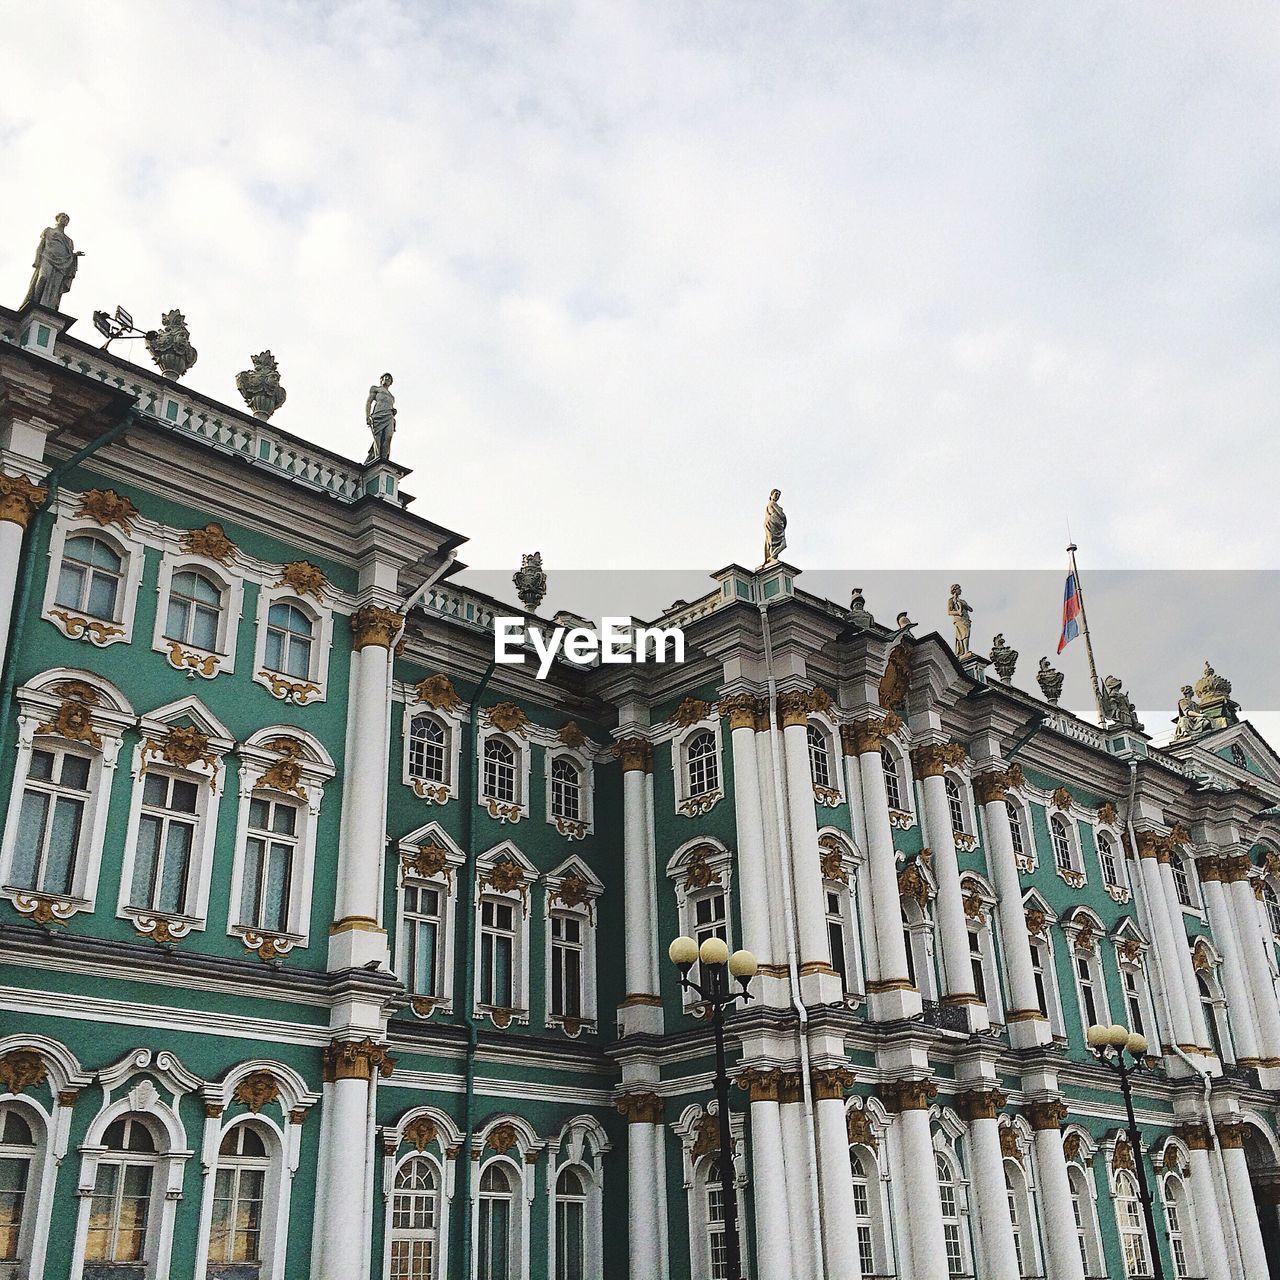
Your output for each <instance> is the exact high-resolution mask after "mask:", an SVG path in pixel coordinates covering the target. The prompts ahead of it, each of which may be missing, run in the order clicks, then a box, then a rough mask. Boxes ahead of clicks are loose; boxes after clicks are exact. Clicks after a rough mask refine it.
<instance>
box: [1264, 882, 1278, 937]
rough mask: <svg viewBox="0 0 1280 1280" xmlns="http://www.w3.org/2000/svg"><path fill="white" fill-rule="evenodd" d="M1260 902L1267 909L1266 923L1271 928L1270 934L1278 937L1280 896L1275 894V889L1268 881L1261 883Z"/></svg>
mask: <svg viewBox="0 0 1280 1280" xmlns="http://www.w3.org/2000/svg"><path fill="white" fill-rule="evenodd" d="M1262 901H1263V902H1264V903H1266V907H1267V923H1268V924H1269V925H1270V926H1271V932H1272V933H1274V934H1276V935H1277V936H1280V894H1277V893H1276V887H1275V885H1273V884H1272V883H1271V881H1270V880H1264V881H1263V882H1262Z"/></svg>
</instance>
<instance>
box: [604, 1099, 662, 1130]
mask: <svg viewBox="0 0 1280 1280" xmlns="http://www.w3.org/2000/svg"><path fill="white" fill-rule="evenodd" d="M616 1105H617V1108H618V1111H619V1112H620V1113H621V1114H622V1115H623V1116H625V1117H626V1121H627V1123H628V1124H661V1123H662V1118H663V1102H662V1099H661V1098H660V1097H659V1096H658V1095H657V1094H656V1093H624V1094H623V1095H622V1097H620V1098H619V1099H618V1101H617V1104H616Z"/></svg>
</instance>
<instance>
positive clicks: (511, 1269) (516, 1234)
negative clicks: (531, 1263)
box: [471, 1154, 529, 1280]
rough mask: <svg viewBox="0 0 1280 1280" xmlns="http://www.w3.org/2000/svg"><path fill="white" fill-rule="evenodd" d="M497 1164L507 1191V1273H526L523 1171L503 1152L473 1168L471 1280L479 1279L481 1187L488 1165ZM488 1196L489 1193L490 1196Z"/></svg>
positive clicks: (525, 1212)
mask: <svg viewBox="0 0 1280 1280" xmlns="http://www.w3.org/2000/svg"><path fill="white" fill-rule="evenodd" d="M494 1168H501V1169H502V1170H503V1171H504V1176H505V1177H506V1179H507V1186H508V1190H509V1192H510V1205H511V1209H510V1214H511V1216H510V1220H509V1221H508V1224H507V1231H508V1241H507V1243H508V1252H507V1275H508V1276H510V1277H520V1276H525V1275H527V1274H528V1260H529V1214H528V1203H529V1202H528V1197H527V1188H526V1184H525V1174H524V1170H522V1169H521V1168H520V1167H519V1166H518V1165H517V1164H516V1163H515V1161H514V1160H512V1159H510V1158H509V1157H508V1156H504V1155H496V1154H495V1155H491V1156H490V1157H489V1159H488V1160H484V1161H482V1162H481V1163H480V1164H479V1165H478V1166H477V1168H476V1171H475V1187H476V1190H475V1199H476V1206H475V1213H474V1214H473V1216H472V1221H471V1230H472V1280H480V1277H481V1276H482V1274H483V1273H482V1271H481V1253H480V1250H481V1239H480V1236H481V1225H482V1218H483V1213H482V1206H483V1203H484V1200H485V1199H486V1196H485V1192H484V1190H483V1185H484V1179H485V1176H486V1174H487V1173H488V1171H489V1170H490V1169H494ZM490 1198H492V1197H490ZM494 1280H506V1277H501V1278H498V1277H495V1278H494Z"/></svg>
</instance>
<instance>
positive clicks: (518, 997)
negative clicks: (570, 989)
mask: <svg viewBox="0 0 1280 1280" xmlns="http://www.w3.org/2000/svg"><path fill="white" fill-rule="evenodd" d="M500 863H510V864H512V865H513V866H514V867H515V868H516V870H515V872H513V873H509V874H511V875H512V878H513V883H512V887H511V888H510V889H503V888H501V887H499V886H498V885H497V884H495V883H494V882H493V880H492V876H493V873H494V871H495V869H496V868H497V866H498V864H500ZM537 879H538V872H537V869H536V868H535V867H534V865H533V863H531V862H530V861H529V859H528V858H526V857H525V856H524V854H523V853H521V852H520V850H519V849H517V848H516V846H515V845H514V844H512V843H511V841H510V840H504V841H503V842H502V843H501V844H498V845H495V846H494V847H493V848H492V849H489V850H488V851H487V852H485V853H482V854H481V855H480V856H479V857H478V858H477V859H476V897H475V902H474V903H472V905H471V910H472V911H474V912H475V913H476V921H475V938H474V948H475V949H474V962H475V973H476V975H477V978H476V983H475V990H474V1003H473V1004H472V1009H471V1013H472V1016H473V1017H477V1018H480V1017H485V1018H489V1019H490V1020H491V1021H492V1022H493V1025H494V1026H495V1027H498V1028H499V1029H500V1030H505V1029H506V1028H507V1027H508V1026H510V1025H511V1024H512V1023H513V1022H515V1023H519V1024H521V1025H522V1026H528V1025H529V996H530V986H531V984H530V980H529V895H530V893H531V892H532V886H533V885H534V884H535V883H536V882H537ZM486 901H488V902H502V903H508V904H511V905H513V906H514V907H515V910H514V911H513V913H512V920H513V921H514V922H515V929H516V945H515V948H514V954H513V956H512V966H511V967H512V974H511V999H512V1004H511V1007H510V1008H509V1009H499V1008H498V1007H496V1006H494V1005H487V1004H481V1003H480V998H479V997H480V980H479V974H480V942H481V935H482V933H483V931H484V930H483V925H482V923H481V908H482V906H483V904H484V903H485V902H486ZM477 1176H478V1175H477Z"/></svg>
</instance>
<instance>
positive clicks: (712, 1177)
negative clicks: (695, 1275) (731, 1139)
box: [705, 1160, 737, 1280]
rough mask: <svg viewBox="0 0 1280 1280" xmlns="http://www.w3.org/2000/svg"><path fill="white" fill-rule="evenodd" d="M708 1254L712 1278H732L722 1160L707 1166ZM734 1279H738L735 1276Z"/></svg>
mask: <svg viewBox="0 0 1280 1280" xmlns="http://www.w3.org/2000/svg"><path fill="white" fill-rule="evenodd" d="M705 1186H706V1192H707V1256H708V1257H709V1258H710V1259H711V1274H710V1280H731V1278H730V1276H729V1242H728V1238H727V1236H726V1234H725V1226H724V1189H723V1188H722V1187H721V1185H720V1161H719V1160H713V1161H711V1163H710V1164H709V1165H708V1166H707V1177H706V1183H705ZM732 1280H737V1278H736V1277H733V1278H732Z"/></svg>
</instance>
